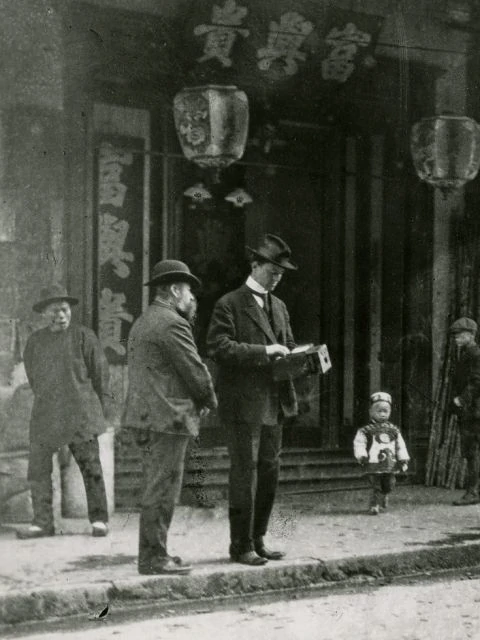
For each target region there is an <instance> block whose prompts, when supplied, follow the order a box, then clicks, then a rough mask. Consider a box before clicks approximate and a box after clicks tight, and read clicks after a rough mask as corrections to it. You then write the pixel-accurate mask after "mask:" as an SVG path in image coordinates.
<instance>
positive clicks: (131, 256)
mask: <svg viewBox="0 0 480 640" xmlns="http://www.w3.org/2000/svg"><path fill="white" fill-rule="evenodd" d="M142 145H143V140H137V139H135V138H129V137H126V136H113V135H109V134H102V135H101V137H100V140H99V142H98V144H97V156H96V157H97V164H98V172H97V181H98V191H97V192H98V197H97V208H96V209H97V210H96V215H97V229H98V251H97V260H98V262H97V274H98V282H97V320H98V335H99V338H100V341H101V343H102V345H103V348H104V349H105V353H106V355H107V358H108V360H109V362H111V363H112V364H120V363H124V362H125V360H126V343H127V338H128V333H129V330H130V327H131V325H132V323H133V320H134V318H135V317H137V316H138V315H139V314H140V313H141V310H142V287H143V281H142V280H143V278H142V264H141V256H142V255H143V251H142V247H143V182H144V176H143V171H144V159H143V156H142V154H139V153H133V152H132V151H130V149H135V148H136V149H138V148H142Z"/></svg>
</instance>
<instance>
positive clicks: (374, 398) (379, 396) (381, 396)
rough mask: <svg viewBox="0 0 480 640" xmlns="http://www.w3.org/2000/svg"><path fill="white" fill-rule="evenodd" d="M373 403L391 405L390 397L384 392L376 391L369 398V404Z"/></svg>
mask: <svg viewBox="0 0 480 640" xmlns="http://www.w3.org/2000/svg"><path fill="white" fill-rule="evenodd" d="M375 402H388V404H390V405H391V404H392V396H391V395H390V394H389V393H387V392H386V391H376V392H375V393H372V395H371V396H370V404H375Z"/></svg>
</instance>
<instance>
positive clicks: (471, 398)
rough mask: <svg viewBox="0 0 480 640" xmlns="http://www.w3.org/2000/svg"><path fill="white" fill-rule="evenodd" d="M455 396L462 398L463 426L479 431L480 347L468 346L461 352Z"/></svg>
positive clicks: (461, 415)
mask: <svg viewBox="0 0 480 640" xmlns="http://www.w3.org/2000/svg"><path fill="white" fill-rule="evenodd" d="M453 394H454V396H457V397H459V398H460V401H461V403H462V410H461V413H460V421H461V424H462V425H463V426H464V427H465V428H467V429H468V428H469V426H471V427H472V428H474V429H478V426H479V425H480V347H479V346H478V345H477V344H471V345H467V346H465V347H462V349H461V350H460V356H459V359H458V361H457V363H456V366H455V373H454V377H453ZM479 435H480V432H479Z"/></svg>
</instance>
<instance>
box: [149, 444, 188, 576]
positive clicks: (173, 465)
mask: <svg viewBox="0 0 480 640" xmlns="http://www.w3.org/2000/svg"><path fill="white" fill-rule="evenodd" d="M189 439H190V436H189V435H176V434H169V433H156V432H153V431H150V432H149V438H148V439H146V441H145V442H143V443H142V444H141V451H142V461H143V484H142V499H141V512H140V532H139V542H138V564H139V565H142V566H148V565H149V563H150V562H152V561H158V560H159V559H160V560H161V559H162V558H167V556H168V553H167V535H168V529H169V528H170V524H171V522H172V518H173V513H174V510H175V503H176V502H177V500H178V498H179V496H180V491H181V488H182V478H183V471H184V464H185V451H186V449H187V444H188V441H189Z"/></svg>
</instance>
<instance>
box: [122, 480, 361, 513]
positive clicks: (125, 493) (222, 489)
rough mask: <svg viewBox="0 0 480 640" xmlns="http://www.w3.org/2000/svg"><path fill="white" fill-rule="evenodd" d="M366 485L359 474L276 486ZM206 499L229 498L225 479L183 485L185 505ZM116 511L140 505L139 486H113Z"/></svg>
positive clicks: (334, 488) (310, 489) (285, 491)
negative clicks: (201, 484) (123, 487)
mask: <svg viewBox="0 0 480 640" xmlns="http://www.w3.org/2000/svg"><path fill="white" fill-rule="evenodd" d="M365 489H368V484H367V482H366V481H365V479H364V478H363V477H361V476H358V475H349V476H347V475H346V476H344V477H338V478H322V479H319V478H310V479H308V480H305V479H303V480H298V479H297V480H281V481H280V483H279V487H278V494H279V495H295V494H299V495H301V494H309V493H312V494H318V493H335V492H340V491H361V490H365ZM199 496H200V497H201V498H202V499H206V500H208V501H212V502H217V501H218V500H226V499H227V498H228V485H227V483H220V484H218V485H216V484H211V485H203V486H202V487H195V486H188V485H185V486H184V487H183V489H182V495H181V499H180V502H181V504H186V505H195V503H196V502H197V501H198V497H199ZM116 501H117V506H116V510H117V511H128V510H135V509H138V508H139V507H140V488H139V487H136V488H135V491H132V488H131V487H130V489H127V488H125V489H124V490H122V489H121V488H119V487H117V488H116Z"/></svg>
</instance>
